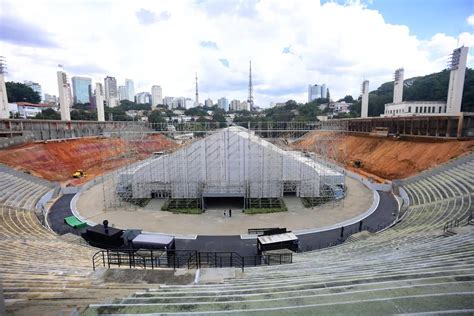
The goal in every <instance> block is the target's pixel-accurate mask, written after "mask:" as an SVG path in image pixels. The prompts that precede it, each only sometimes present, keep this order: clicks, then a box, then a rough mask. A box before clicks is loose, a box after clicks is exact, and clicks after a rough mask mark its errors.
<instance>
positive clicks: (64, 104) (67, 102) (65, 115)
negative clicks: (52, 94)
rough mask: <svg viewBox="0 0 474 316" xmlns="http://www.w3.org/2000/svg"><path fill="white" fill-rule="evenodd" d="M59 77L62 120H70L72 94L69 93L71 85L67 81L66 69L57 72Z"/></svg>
mask: <svg viewBox="0 0 474 316" xmlns="http://www.w3.org/2000/svg"><path fill="white" fill-rule="evenodd" d="M57 77H58V94H59V107H60V111H61V120H62V121H70V120H71V112H70V106H71V95H70V93H69V91H70V86H69V83H68V81H67V75H66V73H65V72H64V71H58V72H57Z"/></svg>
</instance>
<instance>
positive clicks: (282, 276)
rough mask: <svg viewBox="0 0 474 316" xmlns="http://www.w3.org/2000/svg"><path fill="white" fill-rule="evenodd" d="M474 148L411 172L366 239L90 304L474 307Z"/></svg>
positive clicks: (123, 307)
mask: <svg viewBox="0 0 474 316" xmlns="http://www.w3.org/2000/svg"><path fill="white" fill-rule="evenodd" d="M472 158H473V155H471V156H468V157H467V158H466V157H463V158H462V159H459V160H456V161H454V162H451V163H449V164H448V166H441V167H439V168H436V169H433V170H430V171H429V172H426V173H423V174H421V175H419V176H418V177H413V178H411V179H409V180H408V181H406V183H405V184H403V185H402V186H403V187H404V189H405V191H406V192H407V194H408V196H409V199H410V205H409V207H408V208H407V210H406V212H405V213H404V215H403V218H402V219H401V221H399V222H398V223H397V224H395V225H394V226H393V227H391V228H389V229H386V230H384V231H381V232H378V233H376V234H372V235H371V236H370V237H368V238H366V239H362V240H356V241H354V242H346V243H344V244H341V245H339V246H335V247H332V248H327V249H322V250H319V251H314V252H306V253H302V254H298V255H294V256H293V258H294V259H293V260H294V263H293V264H291V265H278V266H261V267H252V268H246V269H245V272H244V273H240V272H236V276H235V277H234V278H228V279H225V280H224V281H223V282H221V283H220V284H196V285H188V286H160V287H157V288H156V289H150V290H147V291H142V292H137V293H135V294H134V295H132V296H129V297H123V298H118V299H115V300H114V301H113V302H111V303H104V304H91V305H90V306H89V309H88V310H87V311H86V313H85V314H86V315H95V314H147V313H171V314H173V313H176V314H184V315H186V314H193V315H194V314H198V315H199V314H226V315H227V314H230V315H234V314H242V315H248V314H251V315H267V314H271V315H290V314H291V315H300V314H301V315H314V314H321V315H327V314H332V313H334V314H360V315H362V314H374V313H375V314H404V313H431V312H432V313H436V312H454V311H462V310H463V311H465V312H469V311H471V312H472V311H474V300H473V298H474V226H465V227H461V228H460V229H459V231H458V233H457V234H455V235H454V236H451V237H444V236H443V226H444V224H445V223H446V222H447V221H449V220H452V219H466V217H467V216H469V214H470V212H472V211H473V198H474V196H473V179H474V162H473V159H472Z"/></svg>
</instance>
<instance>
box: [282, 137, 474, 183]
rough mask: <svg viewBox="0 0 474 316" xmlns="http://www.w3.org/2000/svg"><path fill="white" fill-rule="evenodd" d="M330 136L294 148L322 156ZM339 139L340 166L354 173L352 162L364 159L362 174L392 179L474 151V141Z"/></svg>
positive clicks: (316, 138) (313, 139) (308, 138)
mask: <svg viewBox="0 0 474 316" xmlns="http://www.w3.org/2000/svg"><path fill="white" fill-rule="evenodd" d="M330 134H331V132H318V131H316V132H311V133H309V134H307V135H306V136H305V137H304V138H302V139H300V140H298V141H296V142H295V143H293V144H291V146H292V147H293V148H294V149H297V150H306V151H312V152H316V153H321V152H320V151H321V148H322V147H325V146H326V142H327V139H328V135H330ZM337 139H338V142H337V143H335V144H334V148H335V150H336V151H337V152H336V153H335V154H334V157H336V159H337V160H339V162H340V163H342V164H344V165H345V166H346V167H347V168H348V169H353V170H354V168H352V162H353V161H354V160H361V161H362V163H363V167H362V168H361V170H362V172H360V173H362V174H363V175H371V174H372V175H376V176H379V177H381V178H384V179H388V180H393V179H403V178H406V177H409V176H412V175H414V174H417V173H420V172H421V171H423V170H426V169H429V168H432V167H435V166H437V165H439V164H442V163H445V162H447V161H449V160H450V159H453V158H455V157H458V156H460V155H463V154H466V153H469V152H472V151H473V150H474V140H433V139H427V138H411V139H398V140H397V139H394V138H387V137H385V138H382V137H376V136H368V135H367V136H365V135H347V136H345V137H341V138H337ZM359 170H360V169H359Z"/></svg>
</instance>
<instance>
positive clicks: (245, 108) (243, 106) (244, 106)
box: [239, 101, 252, 111]
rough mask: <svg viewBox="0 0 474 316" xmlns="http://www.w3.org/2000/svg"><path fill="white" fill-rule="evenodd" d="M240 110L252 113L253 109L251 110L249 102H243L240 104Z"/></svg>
mask: <svg viewBox="0 0 474 316" xmlns="http://www.w3.org/2000/svg"><path fill="white" fill-rule="evenodd" d="M239 110H240V111H251V110H252V109H251V108H250V103H248V102H247V101H243V102H241V103H240V106H239Z"/></svg>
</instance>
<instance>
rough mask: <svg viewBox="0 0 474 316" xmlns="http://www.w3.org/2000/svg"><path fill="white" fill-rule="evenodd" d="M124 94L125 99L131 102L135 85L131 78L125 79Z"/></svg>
mask: <svg viewBox="0 0 474 316" xmlns="http://www.w3.org/2000/svg"><path fill="white" fill-rule="evenodd" d="M125 94H126V97H125V99H127V100H128V101H132V102H133V101H134V96H135V87H134V85H133V80H132V79H125Z"/></svg>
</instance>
